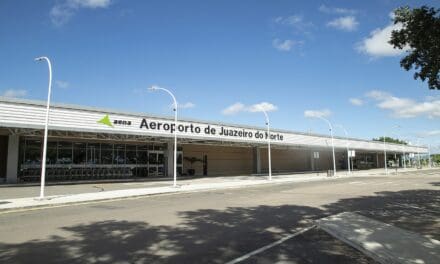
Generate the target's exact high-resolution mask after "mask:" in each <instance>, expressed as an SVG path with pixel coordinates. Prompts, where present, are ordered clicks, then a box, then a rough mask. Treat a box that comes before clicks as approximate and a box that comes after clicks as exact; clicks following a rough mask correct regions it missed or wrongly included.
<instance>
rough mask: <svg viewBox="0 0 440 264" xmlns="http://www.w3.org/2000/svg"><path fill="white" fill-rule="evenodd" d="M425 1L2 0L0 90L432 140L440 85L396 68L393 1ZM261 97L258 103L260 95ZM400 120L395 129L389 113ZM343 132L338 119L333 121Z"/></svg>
mask: <svg viewBox="0 0 440 264" xmlns="http://www.w3.org/2000/svg"><path fill="white" fill-rule="evenodd" d="M423 4H427V5H430V6H435V7H439V6H440V4H439V2H438V1H436V0H432V1H415V0H414V1H397V0H396V1H394V0H393V1H387V0H371V1H312V0H309V1H263V0H260V1H258V0H253V1H247V0H243V1H232V0H231V1H202V0H199V1H177V0H175V1H166V0H163V1H134V0H133V1H122V0H58V1H25V0H15V1H12V0H11V1H8V0H3V1H1V2H0V36H1V41H0V56H1V60H0V69H1V70H0V95H3V96H12V97H24V98H29V99H40V100H45V98H46V93H47V67H46V65H44V64H42V63H36V62H34V61H33V58H34V57H37V56H42V55H46V56H48V57H50V58H51V60H52V64H53V78H54V86H53V87H54V88H53V101H54V102H62V103H70V104H79V105H85V106H96V107H105V108H112V109H116V110H124V111H135V112H146V113H154V114H161V115H171V109H170V104H171V101H170V98H169V96H168V95H166V94H164V93H149V92H147V91H146V89H147V87H149V86H152V85H158V86H161V87H165V88H168V89H170V90H171V91H173V92H174V93H175V95H176V97H177V100H178V101H179V103H180V104H181V106H182V107H181V109H180V114H181V116H184V117H188V118H194V119H203V120H212V121H223V122H228V123H240V124H248V125H257V126H264V116H263V115H262V113H258V112H253V110H255V107H258V106H259V105H257V106H255V104H261V103H264V104H262V105H263V107H266V109H267V110H273V111H271V112H270V118H271V124H272V126H273V127H275V128H280V129H291V130H296V131H313V132H317V133H328V130H327V128H326V124H325V123H324V122H322V121H321V120H319V119H313V118H307V117H306V116H305V113H306V115H309V116H310V115H324V116H326V117H327V118H328V119H329V120H331V121H332V122H333V123H335V124H342V125H343V126H345V127H346V129H347V130H348V132H349V134H350V136H353V137H360V138H365V139H371V138H373V137H378V136H381V135H382V134H383V133H384V132H385V131H392V132H393V133H398V134H399V135H401V137H406V138H408V139H409V140H411V141H412V142H415V139H414V138H415V137H416V136H417V135H419V136H424V138H423V139H421V142H423V143H428V142H431V143H433V144H437V145H440V127H439V124H440V122H439V121H440V112H439V111H440V93H439V91H433V90H429V89H428V87H427V84H426V83H422V82H421V81H419V80H417V81H416V80H413V78H412V73H411V72H406V71H404V70H402V69H401V68H400V66H399V60H400V58H401V57H402V53H401V52H399V51H395V50H392V49H391V48H390V47H389V46H387V44H386V40H387V37H388V34H387V32H389V31H390V30H392V26H391V20H390V13H391V12H392V10H393V9H394V8H396V7H398V6H401V5H410V6H413V7H415V6H420V5H423ZM260 106H261V105H260ZM396 125H399V126H400V127H399V128H396V127H395V126H396ZM335 133H336V134H338V135H343V132H342V131H340V130H335Z"/></svg>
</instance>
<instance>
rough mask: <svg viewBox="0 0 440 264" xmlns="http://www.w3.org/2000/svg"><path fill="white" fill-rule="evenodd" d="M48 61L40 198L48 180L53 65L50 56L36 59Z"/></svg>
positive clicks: (42, 196)
mask: <svg viewBox="0 0 440 264" xmlns="http://www.w3.org/2000/svg"><path fill="white" fill-rule="evenodd" d="M43 60H45V61H46V62H47V66H48V67H49V87H48V92H47V104H46V119H45V124H44V139H43V157H42V164H41V185H40V199H44V186H45V181H46V154H47V134H48V124H49V110H50V95H51V91H52V65H51V63H50V60H49V58H48V57H38V58H35V61H43Z"/></svg>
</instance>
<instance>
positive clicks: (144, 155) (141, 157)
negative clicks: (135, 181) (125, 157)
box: [137, 147, 148, 165]
mask: <svg viewBox="0 0 440 264" xmlns="http://www.w3.org/2000/svg"><path fill="white" fill-rule="evenodd" d="M137 158H138V159H137V164H138V165H147V164H148V151H147V150H146V148H142V147H138V150H137Z"/></svg>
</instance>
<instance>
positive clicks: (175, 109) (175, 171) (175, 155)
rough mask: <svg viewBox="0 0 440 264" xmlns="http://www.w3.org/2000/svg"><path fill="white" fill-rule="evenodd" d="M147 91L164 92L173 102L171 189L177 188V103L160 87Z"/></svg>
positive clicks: (167, 91) (152, 87)
mask: <svg viewBox="0 0 440 264" xmlns="http://www.w3.org/2000/svg"><path fill="white" fill-rule="evenodd" d="M148 89H149V90H150V91H157V90H161V91H164V92H166V93H168V94H169V95H170V96H171V97H172V98H173V102H174V107H173V111H174V131H173V132H174V167H173V176H174V178H173V187H177V101H176V97H175V96H174V95H173V93H171V92H170V91H169V90H167V89H165V88H162V87H158V86H151V87H150V88H148Z"/></svg>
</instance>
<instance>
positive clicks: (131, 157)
mask: <svg viewBox="0 0 440 264" xmlns="http://www.w3.org/2000/svg"><path fill="white" fill-rule="evenodd" d="M125 150H126V157H127V164H137V159H138V157H137V153H136V146H135V145H127V146H126V147H125Z"/></svg>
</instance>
